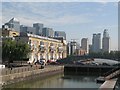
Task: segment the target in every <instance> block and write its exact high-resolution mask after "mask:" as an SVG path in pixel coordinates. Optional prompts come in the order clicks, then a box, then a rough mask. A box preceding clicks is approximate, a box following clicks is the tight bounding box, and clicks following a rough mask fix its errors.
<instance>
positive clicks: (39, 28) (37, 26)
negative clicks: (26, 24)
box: [33, 23, 43, 36]
mask: <svg viewBox="0 0 120 90" xmlns="http://www.w3.org/2000/svg"><path fill="white" fill-rule="evenodd" d="M33 27H34V28H35V29H36V35H40V36H42V29H43V24H41V23H34V24H33Z"/></svg>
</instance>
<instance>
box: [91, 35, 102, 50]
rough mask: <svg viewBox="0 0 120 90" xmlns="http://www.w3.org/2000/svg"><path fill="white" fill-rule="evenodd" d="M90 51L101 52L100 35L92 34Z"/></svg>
mask: <svg viewBox="0 0 120 90" xmlns="http://www.w3.org/2000/svg"><path fill="white" fill-rule="evenodd" d="M92 51H93V52H100V51H101V34H100V33H98V34H93V38H92Z"/></svg>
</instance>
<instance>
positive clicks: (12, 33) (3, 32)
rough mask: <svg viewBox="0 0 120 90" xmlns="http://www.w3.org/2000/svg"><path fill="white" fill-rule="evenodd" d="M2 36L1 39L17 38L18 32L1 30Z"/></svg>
mask: <svg viewBox="0 0 120 90" xmlns="http://www.w3.org/2000/svg"><path fill="white" fill-rule="evenodd" d="M2 36H3V37H14V36H19V32H17V31H13V30H10V29H9V30H6V29H5V30H4V29H3V30H2Z"/></svg>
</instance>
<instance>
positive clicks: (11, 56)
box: [2, 39, 30, 63]
mask: <svg viewBox="0 0 120 90" xmlns="http://www.w3.org/2000/svg"><path fill="white" fill-rule="evenodd" d="M29 52H30V48H29V45H28V44H26V43H22V42H16V41H13V40H10V39H7V40H4V41H3V43H2V59H3V60H4V61H8V62H9V63H10V62H13V61H14V60H23V59H24V58H27V56H28V53H29Z"/></svg>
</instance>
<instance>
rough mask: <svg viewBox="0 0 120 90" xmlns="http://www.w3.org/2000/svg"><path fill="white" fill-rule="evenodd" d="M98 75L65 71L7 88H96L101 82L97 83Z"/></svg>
mask: <svg viewBox="0 0 120 90" xmlns="http://www.w3.org/2000/svg"><path fill="white" fill-rule="evenodd" d="M97 77H98V76H90V75H79V76H76V75H75V76H73V75H64V74H63V73H60V74H57V75H53V76H49V77H46V78H42V79H41V78H37V79H36V80H31V81H26V82H25V81H24V82H19V83H15V84H10V85H7V86H5V87H4V89H3V90H6V89H5V88H96V89H98V88H99V87H100V85H101V84H97V83H96V81H95V79H96V78H97Z"/></svg>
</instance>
